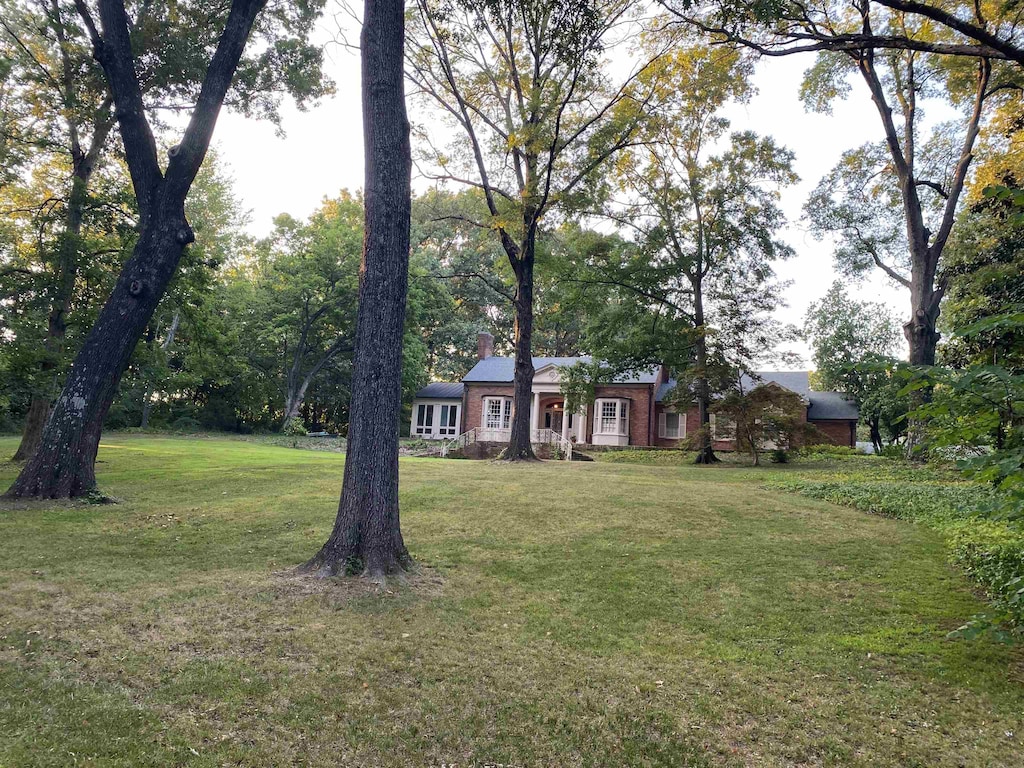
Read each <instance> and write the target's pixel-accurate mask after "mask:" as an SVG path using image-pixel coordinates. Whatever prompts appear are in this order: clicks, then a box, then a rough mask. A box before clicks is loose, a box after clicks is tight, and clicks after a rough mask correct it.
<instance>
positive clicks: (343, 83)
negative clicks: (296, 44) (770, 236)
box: [216, 47, 909, 355]
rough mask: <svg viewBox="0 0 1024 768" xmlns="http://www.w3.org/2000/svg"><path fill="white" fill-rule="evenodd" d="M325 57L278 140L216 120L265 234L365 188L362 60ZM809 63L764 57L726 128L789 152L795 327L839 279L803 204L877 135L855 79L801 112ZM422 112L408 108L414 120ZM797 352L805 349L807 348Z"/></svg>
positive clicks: (865, 290)
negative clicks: (331, 86)
mask: <svg viewBox="0 0 1024 768" xmlns="http://www.w3.org/2000/svg"><path fill="white" fill-rule="evenodd" d="M328 56H329V58H330V62H329V65H328V70H329V73H330V75H331V77H332V78H333V79H334V81H335V83H336V85H337V93H336V94H335V95H334V96H333V97H332V98H331V99H329V100H325V101H323V102H322V103H321V104H320V105H319V106H317V107H315V108H313V109H311V110H309V111H308V112H299V111H298V110H296V109H294V108H293V107H288V108H286V109H285V112H284V115H285V119H284V130H285V132H286V135H285V136H284V137H283V138H281V137H278V136H276V135H275V133H274V128H273V126H271V125H270V124H267V123H258V122H254V121H251V120H246V119H245V118H242V117H240V116H237V115H232V114H223V115H222V116H221V118H220V121H219V123H218V126H217V132H216V146H217V148H218V151H219V155H220V157H221V159H222V160H223V161H224V162H225V163H226V164H227V166H228V170H229V171H230V173H231V174H232V175H233V177H234V179H235V188H236V193H237V194H238V196H239V197H240V199H241V200H242V202H243V204H244V206H245V207H247V208H249V209H251V212H252V215H251V222H250V224H249V229H250V230H251V232H252V233H253V234H256V235H262V234H265V233H267V232H268V231H269V230H270V228H271V226H272V220H273V218H274V216H276V215H277V214H279V213H283V212H287V213H290V214H292V215H293V216H297V217H305V216H307V215H308V214H310V213H311V212H312V211H313V210H314V209H315V208H316V207H317V206H318V205H319V204H320V202H321V200H323V198H324V197H325V196H334V195H337V193H338V192H339V191H340V190H341V189H343V188H348V189H352V190H355V189H358V188H360V187H361V186H362V182H363V149H362V124H361V117H360V103H359V60H358V57H357V55H356V54H355V53H353V52H350V51H348V50H346V49H343V48H341V47H333V48H331V49H330V50H329V52H328ZM811 63H812V59H811V58H810V57H805V56H794V57H788V58H782V59H768V60H764V61H762V62H761V63H760V64H759V65H758V70H757V74H756V76H755V79H754V83H755V85H756V87H757V89H758V93H757V95H756V96H755V97H754V98H753V99H752V100H751V102H750V103H749V104H745V105H738V106H736V107H734V108H733V109H732V110H731V111H730V114H729V116H730V118H731V119H732V122H733V125H732V127H733V129H737V130H746V129H751V130H754V131H756V132H757V133H759V134H762V135H771V136H774V137H775V138H776V140H777V141H778V142H780V143H781V144H783V145H785V146H787V147H789V148H790V149H792V150H793V151H794V152H795V153H796V169H797V172H798V173H799V174H800V177H801V182H800V184H798V185H796V186H794V187H791V188H789V189H788V190H786V191H785V192H784V193H783V207H784V209H785V211H786V213H787V215H788V216H789V218H790V220H791V222H792V224H791V226H790V227H789V228H788V229H787V231H786V233H785V236H786V238H787V240H788V242H789V243H790V245H792V246H793V248H794V249H795V250H796V254H797V255H796V257H795V258H793V259H792V260H791V261H789V262H786V263H784V264H781V265H779V268H778V272H779V274H780V275H781V276H782V277H783V278H784V279H788V280H792V281H793V284H792V285H791V286H790V288H789V289H788V291H787V293H786V300H787V302H788V306H787V307H786V308H784V309H782V310H780V311H779V319H781V320H783V321H784V322H787V323H796V324H801V323H802V319H803V316H804V313H805V311H806V309H807V306H808V305H809V304H810V303H811V302H813V301H816V300H817V299H819V298H820V297H821V296H822V295H823V294H824V293H825V291H827V290H828V288H829V286H830V285H831V283H832V281H833V280H834V279H836V278H837V277H838V275H837V273H836V271H835V268H834V266H833V263H832V253H831V246H830V245H829V243H827V242H818V241H816V240H815V239H814V238H813V237H811V236H810V235H809V234H808V233H807V232H806V230H805V227H804V226H803V225H802V224H801V222H800V218H801V215H802V206H803V204H804V201H805V200H806V198H807V195H808V194H809V193H810V191H811V190H812V189H813V188H814V186H815V185H816V184H817V182H818V180H819V179H820V178H821V176H822V175H824V174H825V173H826V172H827V171H828V170H829V169H830V168H831V167H832V166H833V165H834V164H835V163H836V161H837V160H838V159H839V156H840V154H841V153H842V152H843V151H844V150H846V149H849V148H851V147H855V146H858V145H859V144H861V143H863V142H864V141H865V137H870V138H871V140H877V139H879V138H881V137H880V135H879V134H880V130H881V129H880V126H879V121H878V117H877V114H876V113H875V111H874V107H873V105H872V104H871V101H870V99H869V97H868V94H867V89H866V88H864V87H863V86H862V85H861V84H860V83H855V84H854V91H853V93H852V94H851V95H850V97H849V98H848V99H847V100H846V101H844V102H839V103H837V104H836V105H835V109H834V111H833V114H831V115H820V114H810V113H807V112H805V111H804V109H803V105H802V104H801V103H800V100H799V98H798V90H799V85H800V79H801V76H802V74H803V71H804V70H805V69H806V68H807V67H808V66H810V64H811ZM858 86H859V87H858ZM420 118H421V116H418V115H416V114H413V115H412V119H413V120H414V121H416V120H418V119H420ZM414 185H416V186H417V187H419V188H423V187H425V186H426V184H425V183H424V182H423V181H422V180H421V181H420V183H419V184H416V181H415V180H414ZM851 292H852V293H853V294H854V295H856V296H858V297H860V298H865V299H870V300H873V301H881V302H884V303H886V304H887V305H889V306H891V307H892V308H893V310H894V311H895V313H896V316H897V317H903V316H904V315H905V314H907V312H908V309H907V306H908V304H909V297H906V296H905V295H904V291H903V290H902V289H900V288H899V287H898V286H895V285H894V284H892V283H891V282H890V281H888V280H886V279H885V278H884V277H883V276H880V275H879V276H874V277H873V278H872V279H870V280H867V281H865V282H863V283H861V284H859V285H855V286H851ZM795 351H799V352H801V354H805V355H806V349H805V348H799V349H796V350H795Z"/></svg>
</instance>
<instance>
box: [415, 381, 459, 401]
mask: <svg viewBox="0 0 1024 768" xmlns="http://www.w3.org/2000/svg"><path fill="white" fill-rule="evenodd" d="M465 389H466V387H465V385H464V384H461V383H459V382H456V383H454V384H449V383H448V382H445V381H432V382H431V383H430V384H427V386H425V387H423V389H421V390H420V391H419V392H417V393H416V397H422V398H428V397H429V398H432V399H434V400H461V399H462V393H463V391H465Z"/></svg>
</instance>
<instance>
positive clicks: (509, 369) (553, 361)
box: [462, 355, 658, 384]
mask: <svg viewBox="0 0 1024 768" xmlns="http://www.w3.org/2000/svg"><path fill="white" fill-rule="evenodd" d="M590 361H591V358H590V357H587V356H585V355H584V356H582V357H535V358H533V369H534V371H540V370H541V369H543V368H548V367H550V366H557V367H568V366H570V365H575V364H576V363H589V362H590ZM515 364H516V361H515V358H514V357H497V356H494V357H488V358H485V359H483V360H480V361H479V362H478V363H477V364H476V365H474V366H473V368H472V370H470V372H469V373H467V374H466V376H465V377H464V378H463V379H462V380H463V381H464V382H466V383H467V384H473V383H481V382H487V383H504V382H511V381H512V379H513V377H514V375H515ZM657 378H658V369H657V368H652V369H650V370H649V371H639V372H637V373H632V374H625V375H622V376H616V377H615V378H614V379H612V382H611V383H613V384H653V383H654V382H655V381H657Z"/></svg>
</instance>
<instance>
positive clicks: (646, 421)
mask: <svg viewBox="0 0 1024 768" xmlns="http://www.w3.org/2000/svg"><path fill="white" fill-rule="evenodd" d="M595 397H597V398H602V397H624V398H627V399H628V400H629V444H630V445H652V444H653V438H654V435H655V434H656V433H657V429H656V428H655V429H654V430H653V431H652V429H651V425H652V418H653V416H654V413H653V405H654V388H653V387H652V386H651V385H650V384H643V385H640V386H632V387H630V386H619V387H615V386H607V387H596V388H595ZM594 410H595V407H594V406H593V405H592V406H591V407H589V408H588V409H587V442H588V443H589V442H591V441H592V440H593V437H594Z"/></svg>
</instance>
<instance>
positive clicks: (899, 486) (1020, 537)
mask: <svg viewBox="0 0 1024 768" xmlns="http://www.w3.org/2000/svg"><path fill="white" fill-rule="evenodd" d="M770 485H771V486H772V487H776V488H779V489H783V490H791V491H795V492H798V493H801V494H803V495H805V496H809V497H812V498H816V499H823V500H826V501H830V502H834V503H837V504H846V505H849V506H852V507H855V508H857V509H860V510H863V511H865V512H871V513H873V514H878V515H886V516H888V517H894V518H899V519H901V520H908V521H911V522H915V523H920V524H922V525H926V526H928V527H929V528H932V529H933V530H935V531H937V532H939V533H940V534H941V535H942V536H943V537H944V538H945V540H946V542H947V546H948V549H949V558H950V560H951V561H952V562H953V563H954V564H955V565H957V566H958V567H960V568H961V569H963V570H964V571H965V572H966V573H967V574H969V575H970V576H971V577H972V578H973V579H974V580H975V581H977V582H978V583H979V584H980V586H981V587H982V588H983V589H984V591H985V593H986V595H987V596H988V597H989V599H990V601H991V603H992V605H991V607H989V608H987V609H986V610H984V611H982V612H980V613H979V614H978V615H977V616H975V617H974V618H973V619H972V621H971V622H969V623H968V624H967V625H965V626H964V627H963V628H962V629H961V634H965V635H966V636H973V635H975V634H977V633H978V632H981V631H985V630H989V629H991V630H994V632H995V633H996V634H997V636H1001V637H1004V638H1005V639H1011V638H1012V637H1014V636H1015V637H1016V638H1017V639H1020V638H1021V637H1024V519H1022V518H1021V517H1020V515H1008V514H1007V511H1006V510H1007V499H1008V497H1007V495H1006V494H1004V493H1000V492H998V491H996V490H994V489H992V488H991V487H990V486H987V485H984V484H982V483H978V482H971V481H969V480H966V479H965V478H964V477H963V475H961V474H960V473H958V472H955V471H954V470H952V469H951V468H949V467H942V466H941V465H935V464H933V465H928V466H923V465H915V464H908V463H907V462H904V461H898V460H892V459H884V458H875V457H859V458H854V457H846V458H845V459H844V460H843V461H838V462H834V464H833V465H832V466H830V467H829V468H828V471H826V472H823V471H820V470H819V471H816V472H813V473H810V474H805V473H798V474H796V475H793V476H789V477H786V478H783V479H777V480H775V481H773V482H772V483H771V484H770Z"/></svg>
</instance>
